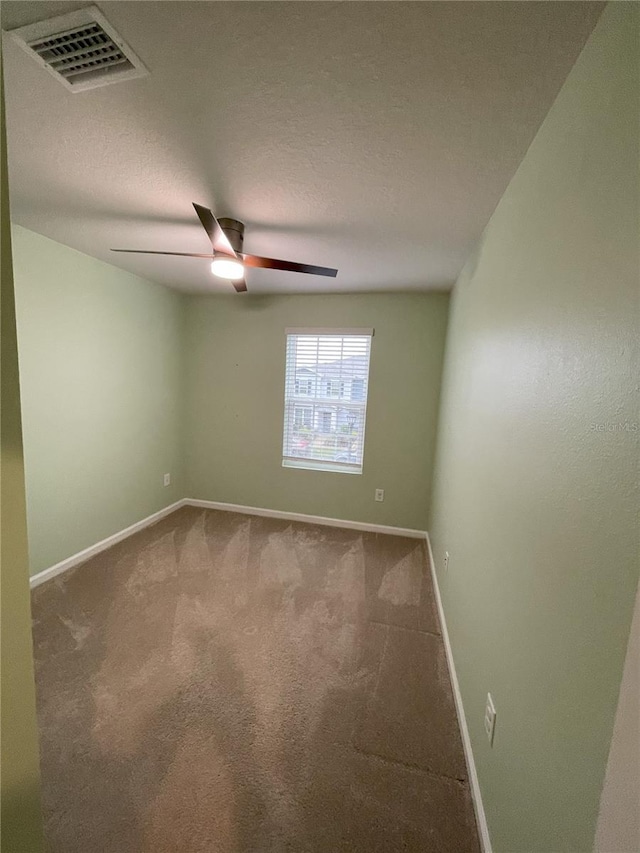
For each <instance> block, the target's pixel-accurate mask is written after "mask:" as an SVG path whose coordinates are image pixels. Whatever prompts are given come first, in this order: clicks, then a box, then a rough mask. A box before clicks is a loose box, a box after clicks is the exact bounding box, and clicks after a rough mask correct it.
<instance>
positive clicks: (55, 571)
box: [29, 499, 185, 589]
mask: <svg viewBox="0 0 640 853" xmlns="http://www.w3.org/2000/svg"><path fill="white" fill-rule="evenodd" d="M184 504H185V501H184V499H183V500H179V501H176V502H175V503H172V504H170V505H169V506H166V507H165V508H164V509H161V510H158V512H154V513H153V514H152V515H148V516H147V517H146V518H143V519H142V520H141V521H136V523H135V524H131V525H130V526H129V527H125V528H124V530H119V531H118V532H117V533H114V534H112V535H111V536H107V538H106V539H102V540H101V541H100V542H96V544H95V545H90V546H89V547H88V548H85V549H84V550H83V551H78V553H77V554H72V556H71V557H67V559H66V560H61V561H60V562H59V563H56V564H55V566H49V568H48V569H43V571H41V572H38V574H36V575H33V576H32V577H31V578H29V585H30V586H31V589H33V588H34V587H36V586H39V585H40V584H41V583H44V582H45V581H48V580H51V578H55V577H56V576H57V575H61V574H62V573H63V572H66V571H68V570H69V569H72V568H74V566H78V565H80V563H84V562H85V560H88V559H89V558H90V557H94V556H95V555H96V554H99V553H100V552H101V551H106V550H107V548H111V547H112V546H113V545H115V544H117V543H118V542H122V540H123V539H126V538H127V536H131V535H133V534H134V533H137V532H138V531H139V530H143V529H144V528H145V527H149V525H151V524H155V522H156V521H160V519H161V518H164V517H165V515H169V514H170V513H172V512H173V511H174V510H176V509H179V508H180V507H181V506H184Z"/></svg>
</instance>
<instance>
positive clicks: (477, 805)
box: [424, 533, 492, 853]
mask: <svg viewBox="0 0 640 853" xmlns="http://www.w3.org/2000/svg"><path fill="white" fill-rule="evenodd" d="M424 537H425V539H426V541H427V550H428V552H429V565H430V567H431V577H432V578H433V588H434V590H435V594H436V604H437V606H438V616H439V617H440V628H441V629H442V640H443V642H444V649H445V653H446V655H447V663H448V665H449V677H450V678H451V686H452V687H453V696H454V699H455V703H456V711H457V713H458V722H459V723H460V734H461V735H462V746H463V748H464V756H465V759H466V762H467V771H468V773H469V787H470V789H471V799H472V800H473V809H474V811H475V813H476V823H477V825H478V835H479V836H480V846H481V847H482V851H483V853H492V849H491V838H490V837H489V827H488V825H487V816H486V815H485V813H484V805H483V804H482V793H481V791H480V783H479V781H478V773H477V771H476V762H475V759H474V757H473V749H472V747H471V738H470V737H469V729H468V728H467V718H466V716H465V713H464V705H463V704H462V694H461V693H460V685H459V683H458V675H457V673H456V665H455V661H454V660H453V651H452V649H451V643H450V642H449V632H448V631H447V620H446V618H445V615H444V608H443V606H442V598H441V596H440V587H439V586H438V576H437V574H436V564H435V561H434V559H433V551H432V550H431V540H430V539H429V534H428V533H425V534H424Z"/></svg>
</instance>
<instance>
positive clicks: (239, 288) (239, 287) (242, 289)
mask: <svg viewBox="0 0 640 853" xmlns="http://www.w3.org/2000/svg"><path fill="white" fill-rule="evenodd" d="M231 284H232V285H233V286H234V287H235V289H236V292H237V293H246V290H247V282H246V281H245V280H244V279H243V278H241V279H240V281H232V282H231Z"/></svg>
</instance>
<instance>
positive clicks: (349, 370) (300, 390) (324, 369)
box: [282, 329, 373, 474]
mask: <svg viewBox="0 0 640 853" xmlns="http://www.w3.org/2000/svg"><path fill="white" fill-rule="evenodd" d="M372 336H373V329H287V350H286V370H285V412H284V436H283V453H282V464H283V465H284V466H285V467H291V468H316V469H320V470H324V471H349V472H351V473H357V474H360V473H362V464H363V459H364V434H365V422H366V406H367V389H368V382H369V359H370V354H371V338H372Z"/></svg>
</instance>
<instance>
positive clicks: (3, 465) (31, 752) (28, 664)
mask: <svg viewBox="0 0 640 853" xmlns="http://www.w3.org/2000/svg"><path fill="white" fill-rule="evenodd" d="M1 86H2V84H1V82H0V88H1ZM0 100H1V105H0V113H1V122H0V124H1V137H0V147H1V149H2V151H1V154H2V187H1V189H2V234H1V237H2V246H1V247H0V248H1V252H2V299H1V306H0V312H1V331H0V340H1V344H2V346H1V352H0V380H1V383H0V384H1V388H2V391H1V395H0V406H1V415H2V419H1V422H0V530H1V531H2V540H1V542H0V601H1V602H2V613H1V615H0V648H1V655H0V666H1V668H2V673H1V682H2V683H1V686H0V696H1V697H2V700H1V703H0V743H1V744H2V746H1V749H0V768H1V769H0V791H1V795H2V796H1V808H0V826H1V828H2V834H1V844H2V850H3V851H6V853H38V851H40V850H41V849H42V820H41V813H40V767H39V755H38V734H37V725H36V702H35V686H34V678H33V653H32V644H31V608H30V604H29V575H28V558H27V529H26V510H25V496H24V466H23V460H22V431H21V426H20V385H19V375H18V350H17V344H16V318H15V303H14V290H13V271H12V264H11V230H10V227H9V190H8V185H7V159H6V141H5V124H4V93H3V92H2V94H1V95H0Z"/></svg>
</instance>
